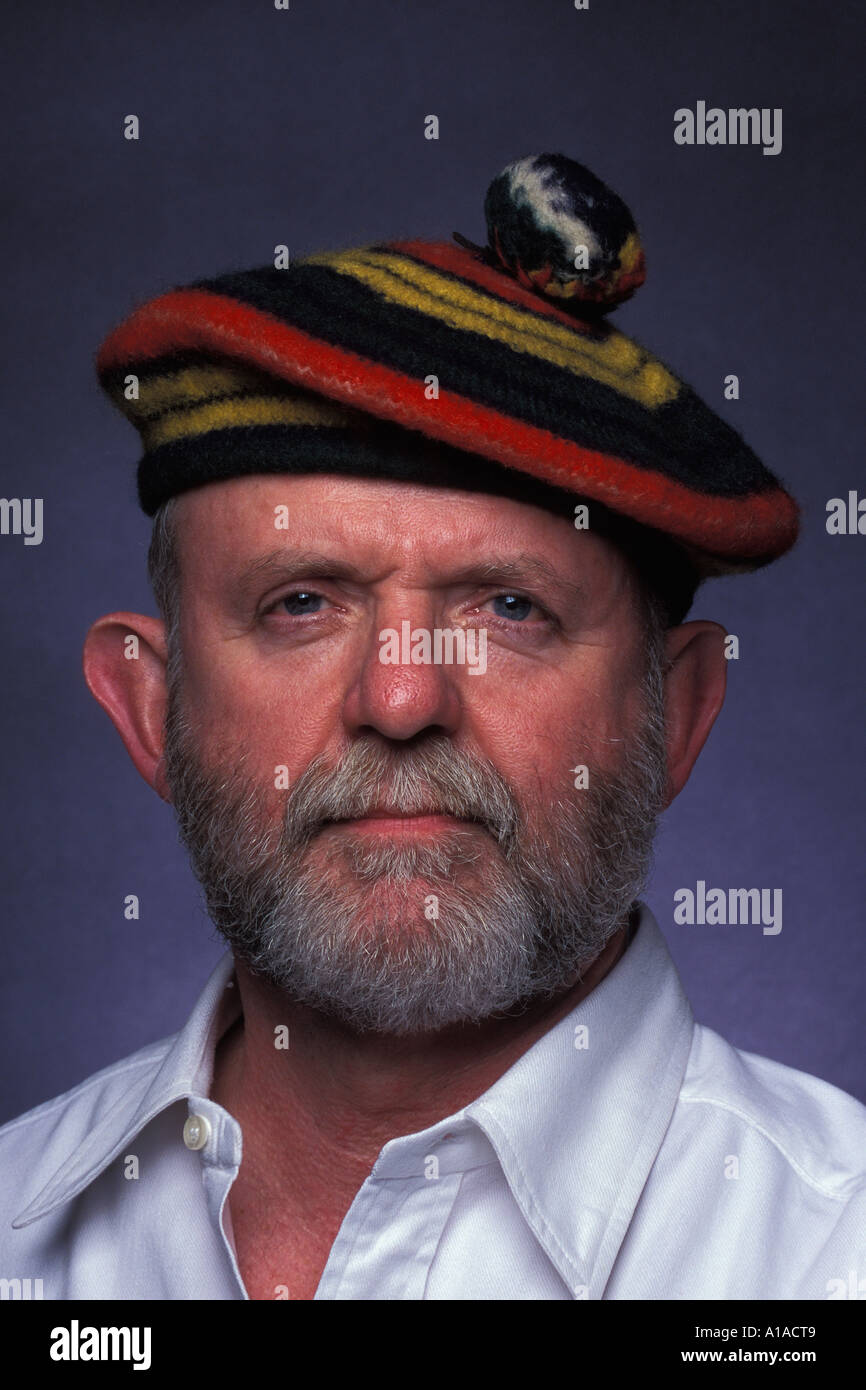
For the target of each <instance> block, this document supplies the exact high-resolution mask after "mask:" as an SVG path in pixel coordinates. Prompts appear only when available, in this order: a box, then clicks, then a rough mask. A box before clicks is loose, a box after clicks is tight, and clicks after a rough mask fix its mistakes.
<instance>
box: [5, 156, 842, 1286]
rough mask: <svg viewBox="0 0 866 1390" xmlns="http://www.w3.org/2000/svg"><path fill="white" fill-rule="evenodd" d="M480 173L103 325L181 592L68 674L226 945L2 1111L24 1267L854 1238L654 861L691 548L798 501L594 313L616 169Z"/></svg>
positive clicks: (277, 1264) (256, 1273)
mask: <svg viewBox="0 0 866 1390" xmlns="http://www.w3.org/2000/svg"><path fill="white" fill-rule="evenodd" d="M486 212H487V220H488V246H487V247H486V248H483V249H482V248H479V247H474V246H473V245H472V244H471V243H469V242H467V241H466V239H465V238H462V237H458V238H457V240H458V241H459V243H460V246H459V248H455V247H453V246H449V245H445V244H441V243H435V242H412V243H391V244H388V245H386V246H381V247H373V248H361V249H359V250H356V251H348V252H342V253H338V254H336V255H334V254H332V255H327V256H318V257H311V258H309V259H308V260H307V261H305V262H302V263H299V264H298V265H295V266H293V267H292V268H291V270H290V271H281V270H270V269H265V270H259V271H251V272H246V273H242V274H237V275H230V276H224V277H222V278H221V279H219V280H217V281H211V282H206V283H202V284H200V285H196V286H192V287H189V288H188V289H184V290H178V291H174V292H172V293H171V294H168V295H164V296H162V297H160V298H159V299H157V300H155V301H153V302H152V303H150V304H147V305H144V306H142V307H141V308H140V309H138V310H137V311H136V312H135V313H134V314H133V315H132V316H131V317H130V318H129V319H128V320H127V321H126V323H124V324H122V325H121V326H120V327H119V328H118V329H116V330H115V332H114V333H113V334H112V335H110V337H109V339H108V340H107V342H106V343H105V344H104V345H103V348H102V350H101V353H100V357H99V364H98V365H99V369H100V374H101V378H102V381H103V383H104V385H105V386H106V388H107V389H108V390H109V392H110V393H111V394H112V395H113V397H114V398H115V400H116V401H117V403H118V404H119V405H120V406H121V408H123V409H124V410H125V412H126V413H127V414H128V415H129V416H130V418H131V419H132V420H133V421H134V422H135V423H136V425H137V426H138V428H139V429H140V430H141V433H142V436H143V439H144V444H145V454H144V457H143V459H142V461H141V463H140V465H139V475H138V476H139V495H140V498H141V501H142V505H143V506H144V509H145V511H147V512H148V514H149V515H153V516H155V517H156V523H155V527H154V535H153V541H152V546H151V555H150V565H151V575H152V579H153V582H154V588H155V591H156V594H157V598H158V601H159V605H160V609H161V614H162V618H161V620H157V619H154V618H150V617H146V616H144V615H140V614H132V613H113V614H110V615H108V616H106V617H104V618H102V619H100V620H99V621H98V622H97V623H95V624H94V625H93V627H92V628H91V630H90V633H89V634H88V638H87V643H86V648H85V674H86V677H87V681H88V684H89V686H90V688H91V690H92V692H93V693H94V695H95V697H96V698H97V699H98V700H99V702H100V703H101V704H102V705H103V706H104V708H105V709H106V710H107V711H108V713H109V714H110V716H111V718H112V719H113V721H114V723H115V725H116V727H117V728H118V730H119V732H120V734H121V736H122V738H123V740H124V742H125V744H126V747H127V749H128V751H129V754H130V756H131V757H132V759H133V761H134V763H135V766H136V767H137V768H138V770H139V772H140V773H141V774H142V776H143V777H144V778H145V780H146V781H147V782H148V783H149V784H150V785H151V786H152V787H153V788H154V789H155V790H156V791H157V792H158V793H159V794H160V795H161V796H162V797H163V798H164V799H165V800H167V801H169V802H171V804H172V805H173V807H174V809H175V812H176V814H177V816H178V821H179V826H180V830H181V834H182V837H183V839H184V842H185V843H186V845H187V847H188V849H189V851H190V855H191V859H192V863H193V866H194V868H195V871H196V873H197V875H198V876H199V878H200V880H201V882H202V884H203V887H204V890H205V894H206V898H207V902H208V907H209V910H210V913H211V915H212V917H213V920H214V921H215V923H216V924H217V926H218V927H219V929H220V931H221V932H222V933H223V934H224V936H225V938H226V939H227V941H228V943H229V945H230V947H231V954H230V955H228V956H227V957H226V958H225V959H224V960H223V961H222V962H221V963H220V965H219V966H218V968H217V969H216V971H215V972H214V974H213V975H212V977H211V980H210V981H209V982H208V985H207V987H206V989H205V991H204V993H203V995H202V996H201V998H200V1000H199V1001H198V1003H197V1004H196V1007H195V1009H194V1011H193V1014H192V1016H191V1018H190V1020H189V1022H188V1023H187V1025H186V1026H185V1028H184V1029H183V1030H182V1031H181V1033H180V1034H178V1035H177V1037H176V1038H174V1039H169V1040H166V1041H164V1042H162V1043H158V1044H155V1045H153V1046H152V1047H149V1048H146V1049H144V1050H143V1051H142V1052H140V1053H138V1054H136V1055H135V1056H134V1057H131V1058H127V1059H126V1060H125V1061H124V1062H121V1063H118V1064H117V1065H115V1066H113V1067H110V1068H108V1069H107V1070H106V1071H104V1072H102V1073H100V1074H99V1075H98V1076H96V1077H92V1078H90V1080H89V1081H86V1082H85V1083H83V1085H82V1086H80V1087H78V1088H77V1089H76V1090H74V1091H72V1092H70V1093H69V1094H68V1095H66V1096H62V1097H60V1098H58V1099H57V1100H55V1101H52V1102H49V1103H48V1104H47V1105H44V1106H41V1107H39V1108H38V1109H36V1110H35V1111H32V1112H30V1114H28V1115H25V1116H23V1117H22V1118H21V1119H19V1120H18V1121H15V1122H14V1123H13V1124H12V1125H9V1126H6V1128H5V1129H4V1130H2V1131H0V1155H2V1163H3V1168H4V1175H5V1180H4V1184H3V1191H4V1194H5V1195H4V1198H3V1218H2V1219H3V1225H2V1232H3V1234H2V1238H0V1253H2V1261H3V1266H4V1272H5V1271H6V1270H8V1271H9V1272H10V1273H11V1272H13V1271H14V1272H15V1274H16V1275H17V1276H18V1277H41V1278H43V1280H44V1293H45V1296H46V1297H51V1298H74V1297H93V1298H118V1297H120V1298H148V1297H157V1298H170V1299H183V1298H217V1299H219V1298H244V1297H248V1298H254V1299H274V1298H290V1299H312V1298H319V1299H374V1298H375V1299H408V1300H414V1299H447V1298H457V1299H480V1300H484V1299H507V1298H517V1299H581V1298H590V1299H596V1298H606V1299H627V1298H640V1299H677V1298H684V1297H696V1298H706V1299H711V1298H724V1299H741V1298H771V1297H781V1298H792V1297H803V1298H809V1299H823V1298H827V1297H832V1296H835V1294H834V1290H835V1288H836V1284H837V1282H839V1281H842V1282H844V1281H847V1280H848V1279H849V1271H850V1270H852V1269H854V1270H855V1271H856V1270H860V1269H863V1267H864V1265H863V1257H864V1253H866V1251H864V1245H866V1202H864V1195H863V1193H864V1183H863V1154H864V1141H866V1110H864V1108H863V1107H862V1106H860V1105H859V1104H858V1103H857V1102H856V1101H855V1100H854V1099H852V1098H851V1097H848V1096H846V1095H844V1094H843V1093H841V1092H840V1091H838V1090H836V1089H835V1088H833V1087H831V1086H829V1085H827V1084H826V1083H823V1082H821V1081H818V1080H816V1079H814V1078H812V1077H809V1076H806V1075H803V1074H801V1073H798V1072H795V1071H793V1070H791V1069H790V1068H787V1067H784V1066H781V1065H779V1064H777V1063H773V1062H770V1061H767V1060H765V1059H762V1058H758V1057H754V1056H751V1055H748V1054H743V1053H740V1052H738V1051H736V1050H735V1049H733V1048H732V1047H730V1046H729V1045H728V1044H726V1043H725V1042H724V1041H723V1040H722V1039H721V1038H719V1037H718V1036H717V1035H716V1034H714V1033H712V1032H711V1031H710V1030H708V1029H705V1028H702V1027H700V1026H698V1025H696V1024H695V1023H694V1020H693V1018H692V1015H691V1011H690V1009H689V1006H688V1003H687V1001H686V999H685V997H684V995H683V992H682V989H681V986H680V984H679V980H678V977H677V974H676V971H675V968H674V966H673V962H672V961H671V958H670V956H669V954H668V952H667V948H666V946H665V944H664V941H663V938H662V936H661V934H660V932H659V929H658V927H657V925H656V923H655V921H654V919H653V917H652V914H651V913H650V912H649V909H648V908H647V907H646V906H645V905H643V904H641V903H640V902H639V895H640V893H641V891H642V889H643V886H644V884H645V881H646V877H647V873H648V869H649V863H650V854H651V846H652V841H653V834H654V830H655V825H656V821H657V817H658V815H659V813H660V812H661V811H662V810H663V809H664V807H665V806H667V805H668V804H670V802H671V801H672V800H673V799H674V797H675V796H676V795H677V794H678V793H679V791H680V790H681V789H682V787H683V786H684V784H685V782H686V780H687V778H688V776H689V774H690V772H691V769H692V767H693V765H694V763H695V760H696V758H697V756H698V754H699V753H700V750H701V748H702V746H703V744H704V742H705V740H706V738H707V735H708V734H709V731H710V729H711V727H712V725H713V723H714V721H715V718H716V716H717V714H718V712H719V710H720V708H721V705H722V701H723V697H724V685H725V657H724V642H723V638H724V630H723V629H722V628H721V627H720V626H718V625H717V624H715V623H712V622H707V621H699V622H694V621H693V622H683V618H684V617H685V614H686V612H687V611H688V608H689V606H690V603H691V600H692V595H693V593H694V589H695V587H696V585H697V583H698V582H700V580H702V579H703V578H706V577H708V576H710V575H713V574H719V573H725V572H731V571H734V570H737V569H740V570H746V569H753V568H755V567H756V566H757V565H759V564H764V563H767V562H768V561H770V560H771V559H773V558H775V557H776V556H777V555H780V554H782V553H783V552H784V551H785V550H786V549H788V547H789V546H790V545H791V544H792V543H793V541H794V539H795V536H796V530H797V513H796V507H795V505H794V504H793V502H792V501H791V499H790V498H789V497H788V495H787V493H785V491H784V490H783V489H782V487H781V486H780V484H779V483H778V482H777V480H776V479H775V478H773V477H772V475H770V474H769V473H768V472H767V471H766V469H764V468H763V466H762V465H761V464H760V462H759V461H758V460H757V459H756V458H755V457H754V455H753V454H752V453H751V451H750V450H749V449H748V448H747V446H746V445H745V444H744V443H743V441H742V440H741V439H739V437H738V436H737V435H735V434H734V432H733V431H731V430H730V429H729V428H728V427H727V426H726V425H725V424H724V423H723V422H722V421H720V420H718V419H716V417H715V416H714V415H713V414H712V412H710V411H709V410H708V408H707V407H706V406H704V405H702V403H701V402H699V401H698V400H697V398H696V397H695V396H694V395H693V393H691V392H690V391H689V389H688V388H687V387H685V386H684V385H683V384H682V383H681V382H678V381H677V380H676V379H675V378H674V377H673V376H672V374H671V373H669V372H668V371H667V369H666V368H664V367H663V366H662V364H661V363H659V362H657V361H656V360H655V359H654V358H652V357H651V356H650V354H648V353H646V352H645V351H644V350H643V349H640V348H638V347H637V346H636V345H635V344H633V343H631V342H630V341H629V340H628V339H625V338H624V337H623V336H622V335H621V334H619V333H617V332H615V331H614V330H612V329H610V328H609V327H608V325H607V323H606V321H605V319H604V317H603V315H604V313H606V312H607V311H608V310H609V309H610V308H612V307H613V306H614V305H615V304H616V303H618V302H619V301H620V300H622V299H624V298H626V297H627V296H628V295H629V294H631V293H632V292H633V291H634V289H635V288H636V287H637V286H638V285H639V284H640V282H641V280H642V278H643V253H642V251H641V248H640V244H639V241H638V238H637V232H636V228H635V226H634V223H633V221H632V219H631V217H630V214H629V213H628V210H627V209H626V208H625V207H624V205H623V204H622V203H621V202H620V200H619V199H618V198H617V197H616V195H614V194H613V193H611V192H610V190H608V189H606V188H605V187H604V185H602V184H600V183H599V181H598V180H596V179H595V178H594V176H593V175H591V174H590V173H589V172H588V171H587V170H586V169H584V168H583V167H582V166H580V165H577V164H574V163H573V161H570V160H567V159H565V158H564V157H562V156H538V157H534V158H531V159H527V160H522V161H518V162H517V163H516V164H514V165H511V166H509V168H508V169H507V170H505V171H504V173H503V174H502V175H500V176H499V178H498V179H496V180H494V183H493V184H492V185H491V188H490V190H489V191H488V196H487V202H486ZM130 652H131V653H132V659H127V656H126V654H128V653H130ZM125 653H126V654H125ZM845 1287H846V1288H847V1287H848V1285H847V1283H846V1284H845Z"/></svg>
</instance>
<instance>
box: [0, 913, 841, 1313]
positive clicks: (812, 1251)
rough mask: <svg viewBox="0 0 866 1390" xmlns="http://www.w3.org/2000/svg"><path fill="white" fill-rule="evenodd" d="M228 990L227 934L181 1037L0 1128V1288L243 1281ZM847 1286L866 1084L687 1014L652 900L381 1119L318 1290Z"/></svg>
mask: <svg viewBox="0 0 866 1390" xmlns="http://www.w3.org/2000/svg"><path fill="white" fill-rule="evenodd" d="M239 1009H240V999H239V996H238V990H237V987H236V984H235V982H234V976H233V962H232V958H231V956H230V955H229V954H227V955H226V956H224V957H223V959H222V960H221V961H220V963H219V964H218V966H217V967H216V969H215V970H214V972H213V974H212V975H211V978H210V979H209V981H208V983H207V985H206V987H205V989H204V992H203V993H202V995H201V997H200V999H199V1000H198V1003H197V1004H196V1006H195V1008H194V1010H193V1012H192V1015H191V1016H190V1019H189V1021H188V1023H187V1024H186V1025H185V1027H184V1028H183V1029H182V1030H181V1031H180V1032H179V1033H178V1034H176V1035H175V1036H174V1037H173V1038H168V1039H166V1040H164V1041H162V1042H159V1043H154V1044H152V1045H151V1046H150V1047H146V1048H144V1049H142V1051H140V1052H137V1053H135V1054H134V1055H133V1056H131V1057H128V1058H126V1059H125V1060H124V1061H122V1062H118V1063H116V1064H115V1065H114V1066H111V1067H108V1068H106V1069H105V1070H104V1071H101V1072H99V1073H97V1074H96V1075H95V1076H92V1077H90V1078H89V1079H88V1080H87V1081H84V1082H83V1083H82V1084H81V1085H80V1086H77V1087H75V1088H74V1089H73V1090H71V1091H68V1092H67V1093H66V1094H65V1095H62V1096H59V1097H58V1098H57V1099H55V1100H52V1101H48V1102H47V1103H46V1104H45V1105H40V1106H39V1107H38V1108H37V1109H35V1110H31V1111H30V1112H28V1113H27V1114H26V1115H22V1116H21V1117H20V1118H19V1119H17V1120H13V1121H12V1122H11V1123H10V1124H7V1125H5V1126H4V1127H3V1128H2V1129H0V1174H2V1181H0V1280H2V1279H6V1280H9V1281H13V1282H12V1283H10V1284H5V1285H2V1289H3V1290H4V1291H5V1295H4V1296H6V1297H9V1296H16V1289H19V1290H24V1291H25V1292H24V1294H23V1296H27V1292H28V1291H29V1295H30V1296H31V1297H33V1296H39V1294H41V1296H42V1297H44V1298H46V1299H78V1298H94V1299H146V1298H156V1299H232V1298H233V1299H243V1298H246V1297H247V1293H246V1290H245V1288H244V1285H243V1281H242V1280H241V1277H240V1273H239V1271H238V1266H237V1261H236V1258H235V1251H234V1246H233V1242H232V1236H231V1225H230V1220H229V1208H228V1204H227V1200H226V1199H227V1198H228V1195H229V1192H230V1189H231V1186H232V1183H233V1181H234V1179H235V1177H236V1175H237V1172H238V1168H239V1165H240V1161H241V1152H242V1137H241V1131H240V1126H239V1125H238V1123H237V1122H236V1120H234V1119H233V1117H232V1116H231V1115H230V1114H229V1113H228V1112H227V1111H226V1110H224V1109H223V1108H222V1107H221V1106H219V1105H216V1104H215V1103H214V1102H213V1101H212V1100H210V1099H209V1095H208V1093H209V1090H210V1087H211V1080H212V1074H213V1062H214V1051H215V1047H216V1044H217V1042H218V1041H219V1039H220V1037H221V1036H222V1034H223V1033H224V1032H225V1031H226V1030H227V1028H228V1027H229V1026H230V1025H231V1024H232V1023H233V1022H234V1021H235V1019H236V1018H237V1016H238V1013H239ZM289 1055H290V1054H287V1057H288V1056H289ZM191 1118H192V1119H194V1120H197V1121H198V1123H197V1124H196V1123H195V1122H194V1123H192V1124H191V1125H189V1124H186V1122H187V1121H188V1120H190V1119H191ZM185 1125H186V1139H185V1138H184V1133H185ZM194 1144H202V1147H190V1145H194ZM28 1279H29V1280H30V1281H31V1283H30V1285H26V1284H24V1282H23V1281H26V1280H28ZM15 1280H21V1281H22V1284H21V1285H19V1286H16V1285H15V1283H14V1281H15ZM36 1280H41V1281H42V1282H41V1285H39V1286H38V1293H37V1294H34V1292H33V1290H34V1288H36V1287H37V1286H36V1285H35V1284H34V1282H33V1281H36ZM10 1291H11V1292H10ZM290 1293H291V1291H290V1290H287V1289H286V1288H285V1287H282V1286H275V1290H274V1297H275V1298H279V1297H286V1296H290ZM846 1297H847V1298H852V1297H859V1298H866V1107H864V1106H862V1105H861V1104H860V1103H859V1102H858V1101H856V1100H854V1099H853V1098H852V1097H851V1096H848V1095H846V1094H845V1093H844V1092H842V1091H840V1090H838V1089H837V1088H836V1087H834V1086H831V1085H829V1084H828V1083H827V1082H824V1081H820V1080H817V1079H816V1078H815V1077H812V1076H808V1075H806V1074H805V1073H803V1072H798V1071H795V1070H793V1069H792V1068H790V1067H786V1066H782V1065H781V1064H779V1063H777V1062H772V1061H768V1060H767V1059H765V1058H762V1057H757V1056H754V1055H753V1054H750V1053H745V1052H740V1051H738V1050H737V1049H735V1048H733V1047H731V1046H730V1045H729V1044H728V1043H726V1042H725V1041H724V1040H723V1039H722V1038H721V1037H719V1036H718V1034H716V1033H714V1032H712V1031H711V1030H710V1029H708V1028H704V1027H701V1026H700V1025H696V1024H695V1022H694V1019H693V1017H692V1013H691V1009H690V1007H689V1004H688V1001H687V1000H686V998H685V995H684V993H683V990H682V986H681V984H680V980H679V976H678V974H677V971H676V968H675V966H674V963H673V960H672V959H671V956H670V953H669V951H668V948H667V945H666V943H665V941H664V938H663V936H662V934H661V932H660V930H659V928H658V925H657V924H656V921H655V918H654V917H653V915H652V913H651V912H650V910H649V908H647V907H646V906H645V905H642V907H641V912H640V918H639V924H638V928H637V931H636V934H635V936H634V939H633V940H632V942H631V944H630V945H629V947H628V949H627V950H626V951H625V952H624V954H623V955H622V956H621V957H620V959H619V961H618V962H617V964H616V966H615V967H614V969H613V970H612V971H611V972H610V974H609V975H607V976H606V977H605V978H604V979H603V980H602V982H601V984H599V985H598V986H597V987H596V988H595V989H594V990H593V991H592V992H591V994H589V995H588V997H587V998H586V999H584V1000H583V1001H582V1002H581V1003H580V1004H578V1005H577V1006H576V1007H575V1008H574V1009H573V1010H572V1011H571V1013H569V1014H568V1015H567V1016H566V1017H565V1018H563V1019H561V1020H560V1021H559V1022H558V1023H557V1024H555V1025H554V1027H552V1028H551V1029H550V1030H549V1031H548V1032H547V1033H545V1034H544V1036H543V1037H541V1038H540V1039H539V1040H538V1041H537V1042H536V1043H535V1044H534V1045H533V1046H532V1047H531V1048H530V1049H529V1051H528V1052H526V1053H525V1054H524V1055H523V1056H522V1057H521V1058H520V1059H519V1060H518V1061H517V1062H516V1063H515V1064H514V1065H513V1066H512V1067H510V1068H509V1070H508V1071H507V1072H506V1073H505V1074H504V1075H503V1076H502V1077H500V1079H499V1080H498V1081H497V1082H495V1084H494V1085H493V1086H491V1087H490V1088H489V1090H487V1091H485V1092H484V1093H483V1095H481V1096H479V1097H478V1099H477V1100H475V1101H473V1102H472V1103H471V1104H469V1105H467V1106H466V1107H465V1108H464V1109H463V1110H460V1111H458V1112H456V1113H455V1114H453V1115H451V1116H449V1117H448V1118H447V1119H444V1120H442V1121H441V1122H439V1123H438V1124H435V1125H431V1126H430V1127H429V1128H427V1129H424V1130H421V1131H419V1132H417V1133H415V1134H408V1135H400V1136H396V1137H395V1138H393V1139H391V1140H390V1141H389V1142H388V1143H387V1144H385V1146H384V1148H383V1149H382V1151H381V1153H380V1154H379V1156H378V1158H377V1160H376V1163H375V1164H374V1166H373V1168H372V1171H371V1172H370V1175H369V1177H368V1178H367V1179H366V1180H365V1182H364V1183H363V1185H362V1187H361V1188H360V1189H359V1191H358V1193H357V1195H356V1196H355V1199H354V1201H353V1202H352V1205H351V1207H350V1209H349V1211H348V1213H347V1214H346V1217H345V1219H344V1221H343V1223H342V1226H341V1227H340V1230H339V1233H338V1235H337V1238H336V1240H335V1241H334V1244H333V1246H332V1248H331V1252H330V1255H329V1258H328V1262H327V1265H326V1266H325V1269H324V1272H323V1274H322V1277H321V1280H320V1283H319V1287H318V1290H317V1292H316V1298H317V1299H357V1300H368V1299H392V1300H393V1299H479V1300H481V1299H485V1300H486V1299H574V1298H577V1299H583V1298H589V1299H601V1298H604V1299H682V1298H700V1299H769V1298H783V1299H790V1298H804V1299H827V1298H846Z"/></svg>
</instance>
